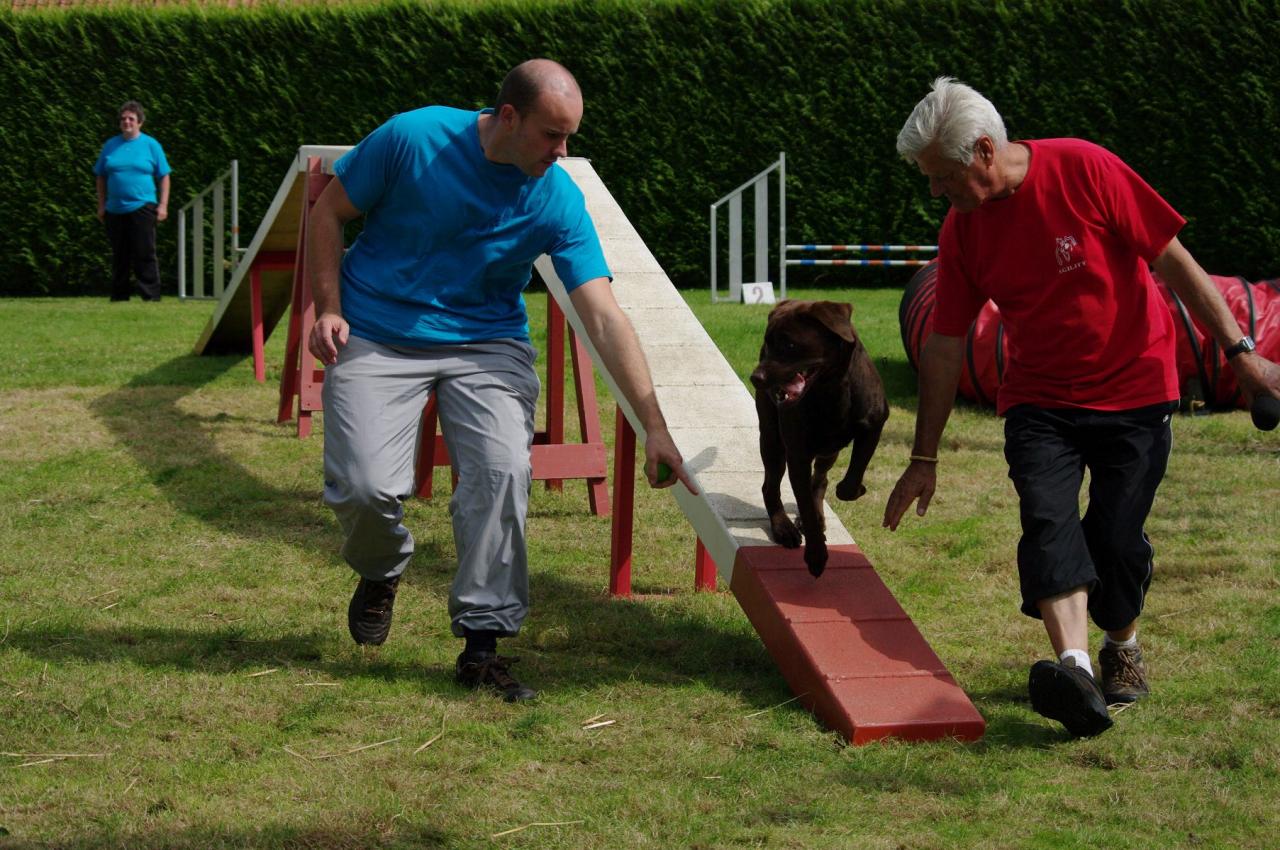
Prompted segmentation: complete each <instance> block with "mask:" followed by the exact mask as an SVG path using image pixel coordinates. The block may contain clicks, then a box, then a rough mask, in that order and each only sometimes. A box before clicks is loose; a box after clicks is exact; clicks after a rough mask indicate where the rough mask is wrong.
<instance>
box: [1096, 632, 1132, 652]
mask: <svg viewBox="0 0 1280 850" xmlns="http://www.w3.org/2000/svg"><path fill="white" fill-rule="evenodd" d="M1102 645H1103V646H1122V647H1124V648H1126V649H1133V648H1134V647H1135V646H1137V645H1138V633H1137V632H1134V633H1133V634H1131V635H1129V637H1128V639H1127V640H1112V638H1111V635H1109V634H1106V633H1105V632H1104V633H1103V635H1102Z"/></svg>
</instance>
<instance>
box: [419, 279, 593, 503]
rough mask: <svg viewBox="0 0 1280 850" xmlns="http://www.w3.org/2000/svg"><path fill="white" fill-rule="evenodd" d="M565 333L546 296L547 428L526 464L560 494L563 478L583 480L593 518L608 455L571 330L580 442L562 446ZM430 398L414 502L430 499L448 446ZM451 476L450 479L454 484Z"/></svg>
mask: <svg viewBox="0 0 1280 850" xmlns="http://www.w3.org/2000/svg"><path fill="white" fill-rule="evenodd" d="M565 333H566V323H565V318H564V312H563V311H562V310H561V309H560V305H559V304H557V303H556V300H555V299H554V298H552V297H551V294H550V293H548V294H547V382H546V395H547V428H546V430H545V431H536V432H534V435H533V447H532V449H531V452H530V454H531V460H532V465H533V478H534V480H535V481H545V482H546V483H547V488H548V489H555V490H560V489H562V488H563V483H564V479H566V478H585V479H586V480H587V501H588V502H589V503H590V505H591V512H592V513H593V514H595V515H596V516H608V515H609V511H610V504H609V486H608V482H607V476H608V474H609V468H608V454H607V452H606V451H605V446H604V440H603V438H602V436H601V433H600V409H599V407H598V405H597V403H596V386H595V378H594V376H593V375H592V373H591V359H590V355H588V354H587V349H586V346H585V345H583V344H582V341H581V340H579V339H578V337H577V335H576V334H575V333H574V332H573V330H572V329H571V328H569V329H568V330H567V333H568V337H569V351H570V356H571V358H572V364H573V386H574V390H575V393H576V395H577V399H578V428H579V429H580V431H581V432H582V442H581V443H566V442H565V416H564V407H565V358H564V348H565ZM436 422H437V412H436V399H435V396H434V395H433V396H432V397H431V398H430V399H429V400H428V401H427V406H426V409H425V410H423V412H422V430H421V436H420V437H419V442H418V462H417V467H416V474H415V480H416V481H417V482H418V487H417V495H418V496H419V498H423V499H430V498H431V484H432V477H433V472H434V469H435V467H437V466H449V465H450V460H449V448H448V446H446V445H445V441H444V437H442V436H438V435H437V434H436ZM454 483H457V482H456V478H455V482H454Z"/></svg>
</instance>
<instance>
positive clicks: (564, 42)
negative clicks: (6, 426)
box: [0, 0, 1280, 295]
mask: <svg viewBox="0 0 1280 850" xmlns="http://www.w3.org/2000/svg"><path fill="white" fill-rule="evenodd" d="M0 36H2V37H0V80H3V83H4V85H3V91H4V92H5V93H6V97H5V98H3V100H2V101H0V127H2V128H3V133H4V138H5V140H6V144H5V151H6V156H5V157H4V158H3V161H0V183H2V185H4V186H5V188H6V191H5V192H4V193H3V195H0V222H3V228H4V232H5V234H6V237H7V245H8V249H7V250H5V251H4V252H0V294H5V295H41V294H59V295H62V294H65V295H76V294H89V293H103V292H105V291H106V289H107V253H108V251H107V246H106V242H105V239H104V237H103V235H102V232H101V227H100V225H99V224H98V222H97V221H96V219H95V218H94V216H93V211H94V208H95V200H94V189H93V178H92V175H91V173H90V168H91V166H92V164H93V161H94V159H95V157H96V155H97V152H98V150H99V148H100V146H101V144H102V142H103V141H104V140H105V139H106V138H107V137H108V136H109V135H111V134H113V133H115V132H116V126H115V109H116V107H117V106H118V105H119V104H120V103H122V102H123V101H125V100H127V99H130V98H136V99H138V100H140V101H142V103H143V104H144V105H145V106H146V108H147V110H148V120H147V125H146V128H145V129H146V131H147V132H149V133H151V134H153V135H154V136H156V137H157V138H158V139H159V140H160V141H161V142H162V143H163V144H164V146H165V149H166V151H167V153H168V155H169V159H170V162H171V163H172V165H173V167H174V174H173V181H174V193H173V199H172V202H171V206H172V208H173V209H174V210H175V211H176V209H177V207H179V206H180V205H181V204H182V203H184V202H185V201H186V199H188V198H189V197H190V196H191V195H192V193H194V192H195V191H198V190H199V189H201V188H203V186H204V185H206V184H207V182H208V181H209V180H211V179H212V178H213V177H214V176H216V175H217V174H218V173H220V172H221V171H222V170H224V169H225V168H226V167H227V163H228V161H229V160H231V159H233V158H235V159H238V160H239V161H240V164H241V175H242V201H241V209H242V213H241V222H242V227H243V229H244V230H245V231H246V232H247V233H252V231H253V229H254V228H255V227H256V226H257V222H258V220H259V218H260V217H261V215H262V213H263V211H265V209H266V206H267V203H268V202H269V200H270V198H271V196H272V195H273V194H274V191H275V189H276V186H277V185H278V183H279V180H280V178H281V176H282V175H283V173H284V170H285V168H286V167H287V165H288V163H289V162H290V161H291V158H292V156H293V155H294V152H295V151H296V149H297V147H298V146H299V145H300V144H354V143H355V142H356V141H358V140H359V139H360V138H361V137H363V136H364V135H365V134H366V133H368V132H369V131H370V130H372V129H373V128H374V127H375V126H377V125H378V124H379V123H380V122H382V121H383V120H385V119H386V118H387V117H388V116H390V115H391V114H393V113H395V112H398V111H403V110H406V109H411V108H414V107H416V106H419V105H422V104H426V103H447V104H451V105H455V106H462V107H478V106H482V105H486V104H488V103H490V102H491V101H492V100H493V96H494V94H495V93H496V89H497V85H498V82H499V81H500V80H501V77H502V75H503V73H504V72H505V71H506V70H507V69H508V68H509V67H510V66H512V65H514V64H515V63H516V62H519V61H520V60H522V59H525V58H528V57H532V56H548V57H551V58H555V59H558V60H559V61H561V62H563V63H564V64H565V65H567V66H568V67H569V68H570V69H571V70H573V71H574V73H575V74H576V75H577V77H578V79H579V81H580V82H581V84H582V87H583V90H584V92H585V96H586V103H587V111H586V115H585V118H584V121H583V125H582V130H581V133H580V134H579V136H578V137H576V138H575V139H574V140H573V142H572V143H571V148H570V151H571V153H573V154H579V155H585V156H589V157H591V158H592V159H593V161H594V163H595V166H596V168H597V170H598V171H599V172H600V173H601V175H602V176H603V178H604V179H605V181H606V183H607V184H608V185H609V187H610V189H611V190H612V191H613V193H614V194H615V195H616V196H617V197H618V199H619V200H620V202H621V203H622V205H623V207H624V208H625V209H626V210H627V211H628V214H629V215H630V216H631V218H632V220H633V221H634V222H635V224H636V226H637V227H638V228H639V230H640V232H641V233H642V234H643V235H644V237H645V238H646V241H647V242H648V243H649V245H650V246H651V248H652V249H653V250H654V252H655V254H656V255H657V257H658V259H659V260H660V261H661V262H662V264H663V266H664V267H665V268H666V269H667V270H668V272H669V273H670V274H671V276H672V277H673V279H675V280H676V282H677V283H678V284H679V285H683V286H705V285H706V275H707V264H708V260H707V210H708V206H709V204H710V203H711V202H712V201H714V200H715V199H716V198H718V197H719V196H720V195H722V194H723V193H724V192H726V191H728V190H729V189H731V188H733V187H734V186H736V185H738V184H739V183H741V182H742V181H743V180H745V179H747V178H748V177H750V176H751V175H752V174H754V173H756V172H757V171H758V170H759V169H761V168H763V167H765V166H766V165H768V164H769V163H770V162H772V161H774V160H775V159H776V157H777V154H778V152H779V151H786V153H787V162H788V187H787V188H788V222H789V236H790V237H791V238H792V240H794V241H800V240H804V241H827V242H833V241H834V242H839V241H852V240H861V241H872V242H878V241H889V240H894V241H904V242H928V241H932V240H933V239H934V238H935V237H936V233H937V227H938V225H939V223H940V222H941V218H942V216H943V214H944V213H945V210H946V208H945V202H943V201H939V200H934V199H931V198H930V197H929V194H928V189H927V185H926V184H925V182H924V181H923V179H922V178H921V177H920V176H919V174H918V173H917V172H916V170H915V169H914V168H913V167H912V166H909V165H908V164H906V163H904V162H902V161H901V160H900V159H899V158H898V157H897V156H896V154H895V153H894V140H895V137H896V134H897V131H898V129H899V128H900V126H901V124H902V121H903V120H904V119H905V117H906V115H907V113H908V112H909V111H910V109H911V107H912V106H913V105H914V103H915V102H916V101H917V100H918V99H919V98H920V97H921V96H922V95H923V94H924V93H925V91H926V90H927V87H928V84H929V82H930V81H931V80H932V79H933V77H935V76H937V75H938V74H942V73H947V74H952V75H955V76H957V77H959V78H961V79H963V80H965V81H967V82H970V83H971V84H973V85H975V86H976V87H977V88H979V89H980V90H981V91H983V92H984V93H986V94H987V95H988V96H990V97H991V98H992V100H993V101H994V102H995V103H996V105H997V106H998V107H999V108H1000V109H1001V111H1002V113H1003V114H1004V115H1005V118H1006V121H1007V122H1008V125H1009V130H1010V134H1011V136H1013V137H1042V136H1062V135H1075V136H1083V137H1086V138H1090V139H1092V140H1094V141H1097V142H1099V143H1102V144H1104V145H1107V146H1108V147H1110V148H1112V149H1113V150H1115V151H1116V152H1117V153H1119V154H1120V155H1121V156H1122V157H1123V158H1124V159H1126V160H1127V161H1128V162H1129V163H1130V164H1132V165H1133V166H1134V167H1135V168H1136V169H1137V170H1138V171H1139V172H1140V173H1141V174H1143V175H1144V176H1145V177H1146V178H1147V179H1148V180H1149V181H1150V182H1151V183H1152V184H1153V185H1154V186H1155V187H1156V188H1157V189H1158V190H1159V191H1161V192H1162V193H1164V195H1165V196H1166V197H1167V198H1168V199H1169V200H1170V202H1171V203H1173V205H1174V206H1175V207H1177V208H1178V209H1179V210H1180V211H1181V212H1182V213H1183V214H1184V215H1186V216H1187V218H1188V219H1189V225H1188V227H1187V229H1186V230H1185V231H1184V234H1183V241H1184V242H1185V243H1187V245H1188V246H1189V247H1190V248H1191V250H1192V251H1193V253H1195V254H1196V255H1197V257H1198V258H1199V259H1200V260H1201V262H1202V263H1203V264H1204V265H1205V266H1206V268H1208V269H1210V270H1211V271H1213V272H1216V273H1220V274H1242V275H1245V276H1247V277H1252V278H1257V277H1260V276H1274V275H1276V274H1277V273H1280V261H1278V257H1280V209H1278V205H1280V193H1278V192H1277V191H1276V189H1277V188H1278V187H1280V145H1277V144H1276V140H1277V139H1278V138H1280V133H1278V132H1277V131H1278V130H1280V106H1278V105H1277V99H1276V97H1275V92H1274V87H1275V83H1274V81H1275V80H1277V79H1280V68H1278V67H1277V65H1278V64H1280V60H1278V59H1277V56H1278V55H1280V52H1278V51H1276V50H1275V49H1274V47H1275V45H1276V44H1277V43H1280V9H1277V2H1276V1H1275V0H1271V2H1244V0H1237V2H1208V1H1207V0H1202V2H1192V0H1177V2H1173V1H1172V0H1166V2H1157V0H1129V2H1107V3H1101V2H1096V0H1059V1H1058V2H1053V1H1052V0H1006V2H994V3H993V2H991V0H945V1H940V2H905V0H862V2H856V0H845V2H838V0H733V1H732V2H731V0H560V2H554V0H525V2H515V0H505V2H504V0H493V2H477V1H476V0H471V1H470V2H464V0H453V2H436V3H431V4H407V3H386V4H381V3H380V4H362V5H352V6H339V7H316V6H308V7H294V8H288V7H267V8H257V9H245V10H214V9H209V8H208V7H185V8H173V7H168V8H164V9H156V10H149V11H142V10H138V9H136V8H123V9H110V8H106V9H78V10H69V11H68V10H64V11H55V10H49V11H27V12H20V13H15V12H4V13H2V14H0ZM174 239H175V228H173V227H172V226H162V233H161V241H160V251H161V266H162V273H163V274H164V275H165V276H166V277H167V278H168V279H169V281H170V282H169V286H170V287H172V278H173V277H174V276H175V274H176V273H175V271H174V270H175V260H174V253H175V245H174ZM246 241H247V240H246ZM830 274H832V275H836V274H839V275H840V276H841V279H842V280H844V281H846V282H847V281H848V280H849V279H850V278H851V277H852V278H854V279H860V280H861V279H866V280H871V279H875V280H884V279H885V276H886V275H890V274H891V273H889V272H884V271H877V270H864V271H857V270H850V269H843V270H840V271H839V272H831V273H830ZM860 275H861V276H862V277H859V276H860ZM794 279H796V278H794V277H793V280H794ZM891 279H892V278H891Z"/></svg>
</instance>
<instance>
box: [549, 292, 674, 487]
mask: <svg viewBox="0 0 1280 850" xmlns="http://www.w3.org/2000/svg"><path fill="white" fill-rule="evenodd" d="M569 300H570V301H572V302H573V308H574V310H576V311H577V313H578V317H579V318H581V319H582V324H583V327H584V328H585V329H586V332H587V336H588V337H589V338H590V340H591V342H592V344H593V345H594V346H595V349H596V351H597V352H598V353H599V355H600V357H601V358H603V360H604V363H603V364H602V365H603V366H604V368H605V369H607V370H608V372H609V374H610V375H612V376H613V379H614V380H615V381H617V383H618V389H619V390H620V391H621V392H622V394H623V395H624V396H625V397H626V399H627V401H628V402H630V403H631V409H632V410H634V411H635V414H636V416H637V417H638V418H639V419H640V424H641V427H643V428H644V432H645V441H644V454H645V462H644V474H645V477H646V478H647V479H648V480H649V486H650V487H657V488H663V487H670V486H671V485H673V484H675V483H676V481H680V482H681V483H683V484H684V486H685V487H687V488H688V489H689V492H690V493H693V494H694V495H697V493H698V488H697V487H695V486H694V484H693V481H692V480H691V479H690V478H689V474H688V473H687V472H685V469H684V458H682V457H681V456H680V451H679V449H677V448H676V445H675V442H674V441H673V440H672V439H671V432H670V431H668V430H667V421H666V419H665V418H663V415H662V410H661V408H660V407H659V406H658V397H657V395H655V393H654V390H653V380H652V378H651V377H650V375H649V366H648V364H647V363H645V360H644V352H643V351H642V350H641V349H640V340H639V339H638V338H637V337H636V332H635V328H633V327H632V326H631V322H630V321H629V320H628V319H627V317H626V315H625V314H624V313H623V312H622V308H621V307H619V306H618V302H617V301H616V300H615V299H614V297H613V289H612V288H610V286H609V279H608V278H604V277H598V278H594V279H593V280H589V281H587V282H586V283H584V284H582V286H579V287H578V288H577V289H575V290H573V291H572V292H570V293H569ZM659 463H665V464H666V465H667V466H669V467H671V471H672V474H671V475H670V476H668V477H667V478H666V480H664V481H658V480H657V478H658V464H659Z"/></svg>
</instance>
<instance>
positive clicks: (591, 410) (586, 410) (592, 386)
mask: <svg viewBox="0 0 1280 850" xmlns="http://www.w3.org/2000/svg"><path fill="white" fill-rule="evenodd" d="M569 353H570V355H571V356H572V357H573V387H574V391H575V393H576V395H577V396H578V427H579V428H581V429H582V442H583V443H586V444H592V443H601V444H602V443H604V438H603V437H602V436H601V434H600V408H599V406H598V405H597V403H596V380H595V375H594V374H593V373H592V371H591V355H589V354H588V353H587V347H586V346H585V345H583V344H582V340H580V339H578V335H577V334H576V333H574V332H573V328H570V329H569ZM587 501H588V502H590V504H591V512H592V513H594V514H595V515H596V516H608V515H609V483H608V481H607V480H606V479H604V478H588V479H587Z"/></svg>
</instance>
